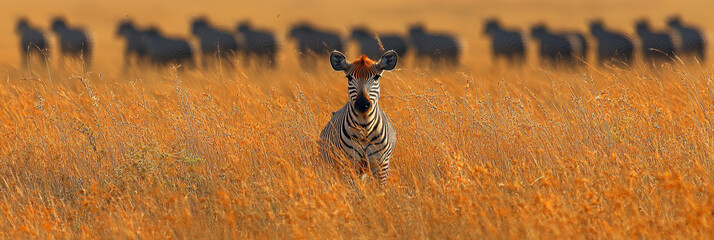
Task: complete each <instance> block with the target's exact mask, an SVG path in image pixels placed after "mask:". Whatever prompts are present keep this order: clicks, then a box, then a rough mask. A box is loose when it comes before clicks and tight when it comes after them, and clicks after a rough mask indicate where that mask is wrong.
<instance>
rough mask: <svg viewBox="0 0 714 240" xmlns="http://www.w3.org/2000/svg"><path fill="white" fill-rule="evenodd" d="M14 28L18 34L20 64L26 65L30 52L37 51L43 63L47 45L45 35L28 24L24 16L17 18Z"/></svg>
mask: <svg viewBox="0 0 714 240" xmlns="http://www.w3.org/2000/svg"><path fill="white" fill-rule="evenodd" d="M15 30H16V32H17V33H18V34H19V35H20V53H21V55H22V63H21V65H22V66H23V67H28V64H29V62H28V61H29V56H30V54H32V53H37V55H38V56H39V57H40V59H41V60H42V63H45V61H46V58H45V57H46V56H47V49H48V47H49V46H48V44H47V39H46V38H45V35H44V34H42V32H41V31H40V30H39V29H36V28H34V27H32V26H30V23H29V22H28V21H27V19H25V18H20V19H18V20H17V28H16V29H15Z"/></svg>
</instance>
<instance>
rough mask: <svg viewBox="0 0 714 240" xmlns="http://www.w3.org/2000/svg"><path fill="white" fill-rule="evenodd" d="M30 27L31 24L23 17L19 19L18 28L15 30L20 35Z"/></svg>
mask: <svg viewBox="0 0 714 240" xmlns="http://www.w3.org/2000/svg"><path fill="white" fill-rule="evenodd" d="M29 27H30V23H28V22H27V19H26V18H24V17H22V18H19V19H17V28H15V31H16V32H18V33H22V32H24V31H25V29H27V28H29Z"/></svg>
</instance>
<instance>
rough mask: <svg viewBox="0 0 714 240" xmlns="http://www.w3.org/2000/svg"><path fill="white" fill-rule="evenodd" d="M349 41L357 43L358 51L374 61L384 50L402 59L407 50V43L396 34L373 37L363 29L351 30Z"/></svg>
mask: <svg viewBox="0 0 714 240" xmlns="http://www.w3.org/2000/svg"><path fill="white" fill-rule="evenodd" d="M377 37H379V40H377ZM350 39H353V40H355V41H357V42H358V43H359V45H360V51H361V52H362V53H363V54H364V55H367V57H369V58H370V59H376V58H377V57H379V56H380V55H381V54H384V53H385V52H386V50H394V51H395V52H397V55H399V56H402V57H403V56H404V55H405V54H406V53H407V50H408V49H409V48H408V46H407V41H406V40H404V38H402V37H400V36H398V35H396V34H389V35H387V34H385V35H378V36H375V34H373V33H371V32H370V31H369V30H367V28H364V27H355V28H352V34H351V35H350ZM380 42H381V43H382V46H381V47H380V45H379V43H380Z"/></svg>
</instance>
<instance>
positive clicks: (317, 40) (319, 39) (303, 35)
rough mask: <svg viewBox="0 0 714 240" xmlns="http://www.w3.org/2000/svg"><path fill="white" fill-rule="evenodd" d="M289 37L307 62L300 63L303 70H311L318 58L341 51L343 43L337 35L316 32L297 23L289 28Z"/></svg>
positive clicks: (306, 25)
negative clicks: (295, 42)
mask: <svg viewBox="0 0 714 240" xmlns="http://www.w3.org/2000/svg"><path fill="white" fill-rule="evenodd" d="M289 37H290V38H292V39H294V40H295V41H297V45H298V53H299V54H300V55H302V56H303V58H310V59H309V60H303V61H300V64H301V65H302V67H303V68H304V69H312V68H313V67H314V65H313V64H314V63H315V60H316V59H317V57H318V56H323V55H328V54H330V52H331V51H333V50H337V51H343V49H344V43H343V42H342V38H341V37H340V35H338V34H337V33H333V32H328V31H323V30H318V29H316V28H314V27H313V26H312V25H310V24H307V23H299V24H296V25H293V26H292V27H291V28H290V33H289Z"/></svg>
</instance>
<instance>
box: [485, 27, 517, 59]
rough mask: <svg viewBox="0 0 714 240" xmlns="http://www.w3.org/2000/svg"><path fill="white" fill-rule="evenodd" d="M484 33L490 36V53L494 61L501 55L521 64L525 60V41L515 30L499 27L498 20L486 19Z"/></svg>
mask: <svg viewBox="0 0 714 240" xmlns="http://www.w3.org/2000/svg"><path fill="white" fill-rule="evenodd" d="M484 34H487V35H489V36H490V37H491V54H492V56H493V60H494V62H496V61H497V58H499V57H502V58H505V59H506V60H508V62H510V63H515V64H523V63H525V61H526V43H525V40H524V39H523V35H521V33H520V32H518V31H515V30H505V29H503V28H501V24H500V23H499V22H498V20H495V19H490V20H487V21H486V23H485V27H484Z"/></svg>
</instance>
